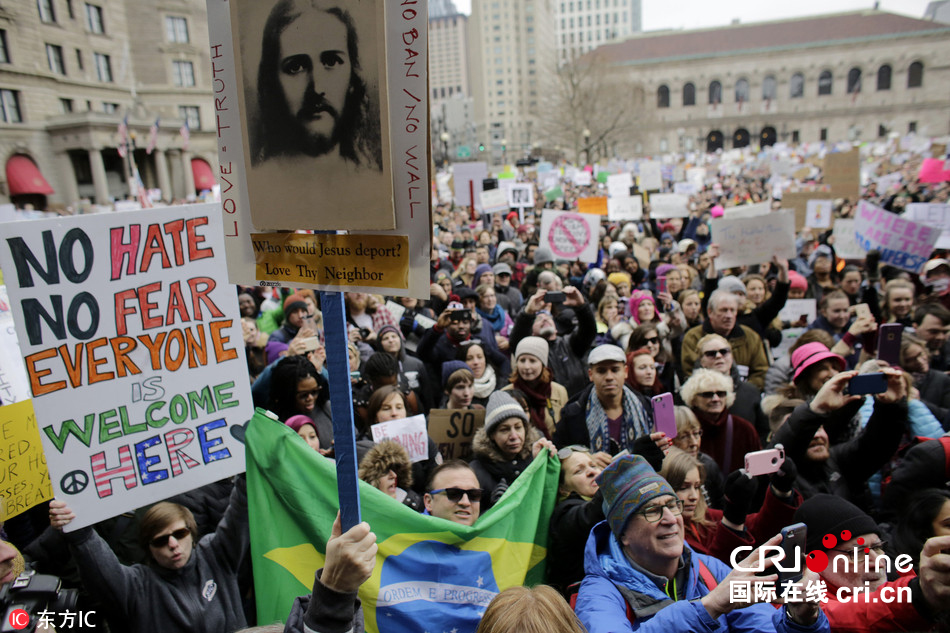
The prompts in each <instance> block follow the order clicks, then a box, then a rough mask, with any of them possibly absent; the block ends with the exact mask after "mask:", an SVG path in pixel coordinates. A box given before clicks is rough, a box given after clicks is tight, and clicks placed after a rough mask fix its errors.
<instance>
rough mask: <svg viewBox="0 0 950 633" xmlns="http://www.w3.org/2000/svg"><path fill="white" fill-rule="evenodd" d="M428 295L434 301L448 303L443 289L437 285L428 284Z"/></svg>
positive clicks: (447, 296)
mask: <svg viewBox="0 0 950 633" xmlns="http://www.w3.org/2000/svg"><path fill="white" fill-rule="evenodd" d="M429 295H430V296H431V297H432V298H435V299H441V300H442V301H448V300H449V295H447V294H445V288H443V287H442V286H440V285H439V284H429Z"/></svg>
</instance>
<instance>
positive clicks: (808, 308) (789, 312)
mask: <svg viewBox="0 0 950 633" xmlns="http://www.w3.org/2000/svg"><path fill="white" fill-rule="evenodd" d="M803 316H804V317H805V323H806V325H807V324H809V323H811V322H812V321H814V320H815V319H817V318H818V306H817V302H816V301H815V300H814V299H786V300H785V305H784V306H783V307H782V309H781V310H779V313H778V317H779V318H780V319H782V320H783V321H788V322H789V323H797V322H798V321H799V319H801V318H802V317H803Z"/></svg>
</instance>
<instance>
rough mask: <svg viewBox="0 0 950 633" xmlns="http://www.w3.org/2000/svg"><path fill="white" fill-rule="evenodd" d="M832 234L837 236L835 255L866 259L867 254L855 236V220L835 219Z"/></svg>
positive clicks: (843, 257) (844, 257) (845, 257)
mask: <svg viewBox="0 0 950 633" xmlns="http://www.w3.org/2000/svg"><path fill="white" fill-rule="evenodd" d="M831 235H832V237H834V238H835V255H837V256H838V257H840V258H842V259H864V257H865V256H866V255H867V253H866V252H865V251H864V250H863V249H862V248H861V247H860V246H859V245H858V242H857V240H856V239H855V238H854V220H852V219H846V218H841V219H838V220H835V224H834V226H833V227H832V228H831Z"/></svg>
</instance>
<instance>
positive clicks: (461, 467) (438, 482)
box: [422, 459, 482, 525]
mask: <svg viewBox="0 0 950 633" xmlns="http://www.w3.org/2000/svg"><path fill="white" fill-rule="evenodd" d="M426 490H427V491H428V492H426V493H425V496H424V497H423V498H422V501H423V503H424V504H425V506H426V514H431V515H432V516H434V517H439V518H440V519H445V520H447V521H454V522H455V523H460V524H462V525H473V524H474V523H475V521H477V520H478V515H479V513H480V511H481V500H482V487H481V484H479V483H478V477H476V476H475V471H473V470H472V469H471V468H470V467H469V465H468V464H466V463H465V462H463V461H462V460H460V459H452V460H449V461H447V462H445V463H444V464H441V465H439V466H437V467H436V468H435V470H433V471H432V475H431V476H430V477H429V484H428V485H427V486H426Z"/></svg>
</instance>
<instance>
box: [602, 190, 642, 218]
mask: <svg viewBox="0 0 950 633" xmlns="http://www.w3.org/2000/svg"><path fill="white" fill-rule="evenodd" d="M642 217H643V198H642V197H641V196H627V197H626V198H608V199H607V219H608V220H611V221H614V220H615V221H618V222H624V221H635V220H639V219H640V218H642Z"/></svg>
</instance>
